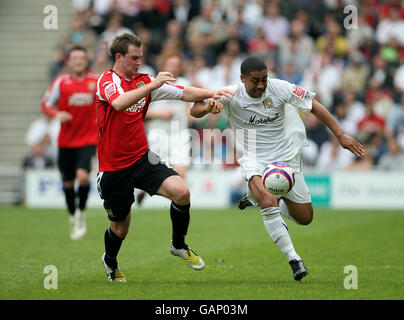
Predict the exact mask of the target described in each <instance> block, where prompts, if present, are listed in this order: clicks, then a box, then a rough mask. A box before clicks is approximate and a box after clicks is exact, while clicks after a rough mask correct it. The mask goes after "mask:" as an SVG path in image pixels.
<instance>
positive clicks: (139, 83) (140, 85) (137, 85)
mask: <svg viewBox="0 0 404 320" xmlns="http://www.w3.org/2000/svg"><path fill="white" fill-rule="evenodd" d="M144 85H145V84H144V81H141V82H138V83H136V87H138V88H140V87H143V86H144Z"/></svg>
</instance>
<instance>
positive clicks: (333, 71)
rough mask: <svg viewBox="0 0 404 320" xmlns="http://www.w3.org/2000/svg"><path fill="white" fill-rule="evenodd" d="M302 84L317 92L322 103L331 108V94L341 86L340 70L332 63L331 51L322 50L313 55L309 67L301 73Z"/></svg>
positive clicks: (332, 99)
mask: <svg viewBox="0 0 404 320" xmlns="http://www.w3.org/2000/svg"><path fill="white" fill-rule="evenodd" d="M331 50H332V48H331ZM302 86H303V87H305V88H307V89H308V90H312V91H314V92H318V95H319V96H320V97H321V101H322V104H323V105H325V106H326V107H327V108H331V106H332V104H333V101H334V98H333V95H334V93H335V92H336V91H337V90H339V88H340V86H341V70H340V69H339V68H338V67H337V66H336V65H335V64H334V63H333V53H332V51H331V52H329V51H322V52H319V53H317V54H315V55H314V56H313V58H312V64H311V67H310V68H309V69H306V71H305V72H304V74H303V80H302Z"/></svg>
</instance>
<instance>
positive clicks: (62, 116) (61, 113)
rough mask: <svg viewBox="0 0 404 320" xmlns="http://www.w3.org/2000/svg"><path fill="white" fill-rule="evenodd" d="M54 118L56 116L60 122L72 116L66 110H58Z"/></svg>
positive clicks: (69, 119) (70, 118)
mask: <svg viewBox="0 0 404 320" xmlns="http://www.w3.org/2000/svg"><path fill="white" fill-rule="evenodd" d="M56 118H58V119H59V120H60V122H61V123H64V122H66V121H72V120H73V116H72V115H71V114H70V113H69V112H66V111H59V112H58V113H57V114H56Z"/></svg>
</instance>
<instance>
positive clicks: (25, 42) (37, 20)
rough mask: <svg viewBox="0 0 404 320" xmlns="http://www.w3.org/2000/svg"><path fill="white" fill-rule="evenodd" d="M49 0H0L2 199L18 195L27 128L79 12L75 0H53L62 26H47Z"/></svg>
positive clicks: (37, 114) (0, 185)
mask: <svg viewBox="0 0 404 320" xmlns="http://www.w3.org/2000/svg"><path fill="white" fill-rule="evenodd" d="M49 4H50V3H49V1H44V0H39V1H31V0H14V1H0V42H1V47H2V48H1V50H0V75H1V78H0V95H1V108H0V180H1V183H0V203H12V202H14V201H15V197H16V195H17V188H18V182H19V179H20V175H21V167H22V159H23V158H24V157H25V155H26V152H27V145H26V143H25V134H26V131H27V128H28V126H29V124H30V123H31V122H32V121H33V120H34V119H36V118H37V117H38V116H39V114H40V110H39V105H40V101H41V98H42V95H43V93H44V91H45V90H46V88H47V86H48V85H49V75H48V72H49V62H50V61H51V60H52V55H53V50H54V47H55V43H56V42H57V40H58V38H60V36H61V35H62V34H64V33H65V32H66V30H67V28H68V26H69V24H70V20H71V16H72V14H73V10H72V3H71V1H63V0H55V1H52V5H54V6H56V7H57V10H58V29H56V30H46V29H45V28H44V26H43V20H44V18H45V17H46V15H47V14H46V13H44V8H45V7H46V6H47V5H49Z"/></svg>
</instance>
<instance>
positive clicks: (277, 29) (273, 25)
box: [262, 1, 289, 47]
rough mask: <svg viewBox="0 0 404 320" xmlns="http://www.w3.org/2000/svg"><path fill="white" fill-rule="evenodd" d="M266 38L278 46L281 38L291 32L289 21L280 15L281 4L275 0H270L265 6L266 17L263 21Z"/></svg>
mask: <svg viewBox="0 0 404 320" xmlns="http://www.w3.org/2000/svg"><path fill="white" fill-rule="evenodd" d="M262 27H263V29H264V32H265V37H266V39H267V40H268V41H269V42H270V43H271V44H273V45H274V46H276V47H277V46H278V45H279V43H280V41H281V39H282V38H283V37H286V36H287V35H288V33H289V21H288V20H287V19H286V18H285V17H283V16H282V15H280V10H279V5H278V3H277V2H275V1H270V2H269V3H268V4H267V5H266V7H265V17H264V20H263V22H262Z"/></svg>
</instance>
